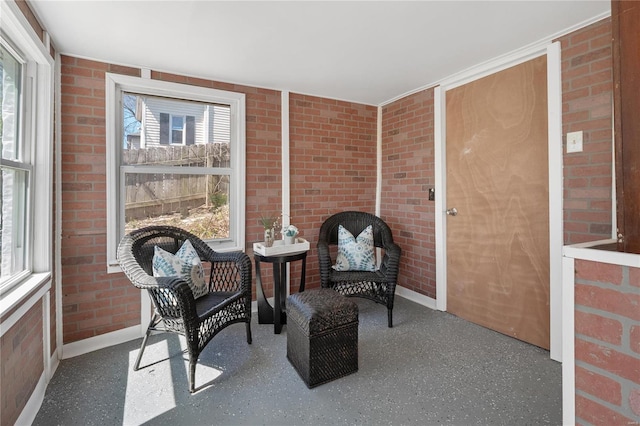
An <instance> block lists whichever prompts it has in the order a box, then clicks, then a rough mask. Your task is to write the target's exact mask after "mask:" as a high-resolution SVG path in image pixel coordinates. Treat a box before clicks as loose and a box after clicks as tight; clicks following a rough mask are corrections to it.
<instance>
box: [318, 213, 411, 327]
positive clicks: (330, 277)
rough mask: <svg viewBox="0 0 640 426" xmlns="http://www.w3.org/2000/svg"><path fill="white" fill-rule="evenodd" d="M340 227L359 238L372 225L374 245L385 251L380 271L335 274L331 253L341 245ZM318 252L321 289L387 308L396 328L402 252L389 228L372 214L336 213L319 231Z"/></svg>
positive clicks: (333, 255)
mask: <svg viewBox="0 0 640 426" xmlns="http://www.w3.org/2000/svg"><path fill="white" fill-rule="evenodd" d="M339 225H342V226H343V227H344V228H346V229H347V230H348V231H349V232H351V234H353V236H354V237H357V236H358V235H359V234H360V233H361V232H362V231H363V230H364V229H365V228H366V227H367V226H369V225H372V227H373V240H374V245H375V246H376V247H380V248H382V249H383V256H382V262H381V264H380V268H379V269H378V270H377V271H375V272H362V271H335V270H334V269H333V268H332V265H333V264H334V263H335V258H334V257H335V254H336V250H331V249H330V246H337V245H338V226H339ZM317 248H318V260H319V261H320V282H321V284H322V287H324V288H332V289H334V290H336V291H337V292H338V293H341V294H343V295H345V296H357V297H364V298H367V299H371V300H373V301H374V302H377V303H380V304H382V305H385V306H386V307H387V316H388V322H389V327H393V298H394V295H395V291H396V282H397V279H398V267H399V264H400V252H401V250H400V247H399V246H398V245H397V244H395V243H394V242H393V236H392V234H391V229H390V228H389V226H388V225H387V224H386V223H385V222H384V221H383V220H382V219H380V218H379V217H377V216H375V215H372V214H370V213H365V212H356V211H346V212H341V213H336V214H334V215H333V216H331V217H329V218H328V219H327V220H325V221H324V223H323V224H322V226H321V227H320V235H319V237H318V244H317Z"/></svg>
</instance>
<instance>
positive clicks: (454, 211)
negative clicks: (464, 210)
mask: <svg viewBox="0 0 640 426" xmlns="http://www.w3.org/2000/svg"><path fill="white" fill-rule="evenodd" d="M445 213H447V214H448V215H449V216H457V215H458V210H457V209H456V208H455V207H454V208H452V209H447V210H446V212H445Z"/></svg>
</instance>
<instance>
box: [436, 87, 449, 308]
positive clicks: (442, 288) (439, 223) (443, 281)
mask: <svg viewBox="0 0 640 426" xmlns="http://www.w3.org/2000/svg"><path fill="white" fill-rule="evenodd" d="M433 101H434V105H433V123H434V129H433V130H434V135H433V137H434V157H433V161H434V177H435V180H436V184H435V191H436V194H435V195H436V197H435V227H436V305H437V309H438V310H440V311H446V310H447V256H446V253H447V239H446V235H447V221H446V220H445V216H444V214H443V213H442V212H444V211H445V210H446V207H445V206H446V205H447V193H446V188H447V174H446V172H445V164H447V155H446V154H447V151H446V150H445V149H444V141H445V140H446V137H447V135H446V126H445V125H444V123H445V122H446V121H445V120H446V116H445V114H446V108H445V97H444V93H443V92H442V87H440V86H438V87H436V88H435V89H434V91H433Z"/></svg>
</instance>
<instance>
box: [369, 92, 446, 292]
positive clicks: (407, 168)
mask: <svg viewBox="0 0 640 426" xmlns="http://www.w3.org/2000/svg"><path fill="white" fill-rule="evenodd" d="M433 119H434V117H433V89H428V90H424V91H422V92H419V93H416V94H413V95H411V96H408V97H406V98H403V99H400V100H398V101H396V102H393V103H391V104H389V105H386V106H385V107H384V108H383V110H382V163H383V167H382V197H381V198H382V206H381V216H382V218H383V219H385V220H386V221H387V222H388V224H389V226H390V227H391V229H392V230H393V232H394V240H395V241H396V242H397V243H398V245H400V247H401V248H402V259H401V263H400V276H399V278H398V281H399V282H398V284H399V285H401V286H403V287H406V288H408V289H410V290H413V291H416V292H418V293H421V294H424V295H426V296H429V297H433V298H435V297H436V276H435V275H436V269H435V210H434V208H435V206H434V201H429V188H433V187H434V186H435V176H434V140H433V136H434V135H433V132H434V123H433Z"/></svg>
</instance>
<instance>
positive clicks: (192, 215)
mask: <svg viewBox="0 0 640 426" xmlns="http://www.w3.org/2000/svg"><path fill="white" fill-rule="evenodd" d="M151 225H171V226H176V227H178V228H182V229H185V230H187V231H189V232H191V233H192V234H195V235H196V236H198V237H200V238H201V239H203V240H209V239H216V238H228V237H229V206H228V205H224V206H221V207H217V208H216V207H207V206H204V205H203V206H200V207H196V208H193V209H190V210H189V212H188V214H186V215H182V214H180V213H173V214H169V215H163V216H157V217H152V218H148V219H142V220H133V221H131V222H128V223H127V224H126V227H125V232H126V233H129V232H131V231H133V230H134V229H139V228H143V227H145V226H151Z"/></svg>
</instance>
